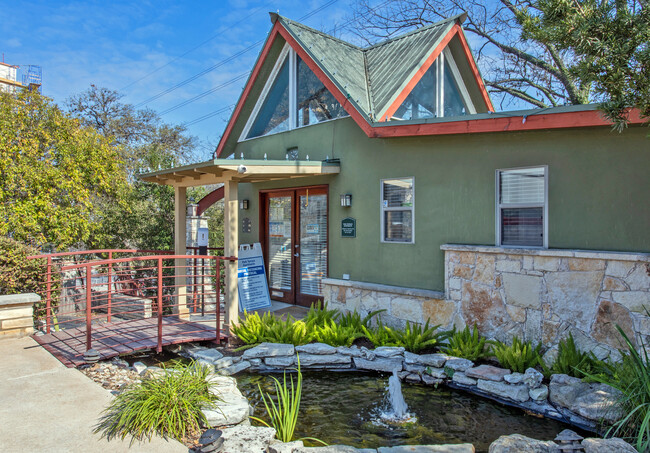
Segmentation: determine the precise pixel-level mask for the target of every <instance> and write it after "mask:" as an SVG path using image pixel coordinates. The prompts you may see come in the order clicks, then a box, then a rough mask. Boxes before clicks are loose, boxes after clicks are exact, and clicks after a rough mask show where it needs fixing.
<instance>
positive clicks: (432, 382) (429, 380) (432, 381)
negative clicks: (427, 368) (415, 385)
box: [422, 374, 443, 385]
mask: <svg viewBox="0 0 650 453" xmlns="http://www.w3.org/2000/svg"><path fill="white" fill-rule="evenodd" d="M422 382H424V383H425V384H426V385H438V384H442V383H443V380H442V379H436V378H434V377H433V376H429V375H428V374H423V375H422Z"/></svg>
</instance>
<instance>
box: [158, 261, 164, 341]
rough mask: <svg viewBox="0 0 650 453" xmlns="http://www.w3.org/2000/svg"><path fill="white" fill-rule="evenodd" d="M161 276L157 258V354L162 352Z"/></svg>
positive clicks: (160, 264)
mask: <svg viewBox="0 0 650 453" xmlns="http://www.w3.org/2000/svg"><path fill="white" fill-rule="evenodd" d="M162 274H163V267H162V258H161V257H158V347H157V348H156V351H158V352H162V315H163V297H162V288H163V281H162Z"/></svg>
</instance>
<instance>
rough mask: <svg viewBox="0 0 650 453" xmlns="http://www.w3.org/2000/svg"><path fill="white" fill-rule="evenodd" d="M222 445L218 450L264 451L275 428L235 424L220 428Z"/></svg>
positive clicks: (238, 451) (231, 452)
mask: <svg viewBox="0 0 650 453" xmlns="http://www.w3.org/2000/svg"><path fill="white" fill-rule="evenodd" d="M221 437H222V438H223V440H224V442H223V446H222V447H221V448H220V449H219V450H218V451H221V452H228V453H264V452H266V451H267V449H268V447H269V445H270V444H271V442H272V440H273V438H274V437H275V429H273V428H267V427H258V426H246V425H237V426H233V427H232V428H226V429H223V430H222V434H221Z"/></svg>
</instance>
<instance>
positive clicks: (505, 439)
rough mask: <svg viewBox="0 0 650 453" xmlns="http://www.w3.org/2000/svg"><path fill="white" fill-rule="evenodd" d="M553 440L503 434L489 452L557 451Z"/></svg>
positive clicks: (532, 452)
mask: <svg viewBox="0 0 650 453" xmlns="http://www.w3.org/2000/svg"><path fill="white" fill-rule="evenodd" d="M557 451H558V450H557V444H556V443H555V442H553V441H551V440H546V441H544V440H537V439H531V438H530V437H526V436H522V435H521V434H512V435H510V436H501V437H499V438H498V439H497V440H495V441H494V442H492V444H491V445H490V449H489V450H488V452H489V453H557Z"/></svg>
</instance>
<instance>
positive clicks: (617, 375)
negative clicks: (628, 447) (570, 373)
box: [587, 326, 650, 452]
mask: <svg viewBox="0 0 650 453" xmlns="http://www.w3.org/2000/svg"><path fill="white" fill-rule="evenodd" d="M616 329H617V330H618V332H619V333H620V334H621V336H622V337H623V340H624V341H625V344H626V347H627V351H625V352H623V360H622V362H621V363H620V364H617V365H616V366H609V367H607V369H606V370H604V369H603V368H601V371H605V372H601V373H600V374H596V375H587V376H588V377H590V378H592V379H593V380H595V381H598V382H602V383H604V384H608V385H610V386H612V387H614V388H616V389H618V390H620V391H621V393H622V394H623V397H622V399H621V400H620V401H619V406H620V408H621V409H622V412H623V414H625V416H624V417H623V418H622V419H621V420H619V421H618V422H616V423H614V425H612V426H611V427H610V429H609V430H608V431H607V436H608V437H609V436H616V437H622V438H623V439H625V440H626V441H628V442H630V443H631V444H632V445H634V446H635V447H636V449H637V450H638V451H644V452H647V451H650V357H649V356H648V349H647V346H648V345H645V344H641V350H642V351H643V356H641V354H639V353H638V352H637V350H636V349H635V348H634V345H633V344H632V342H631V341H630V339H629V338H628V336H627V335H626V334H625V332H624V331H623V329H621V328H620V326H616Z"/></svg>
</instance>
